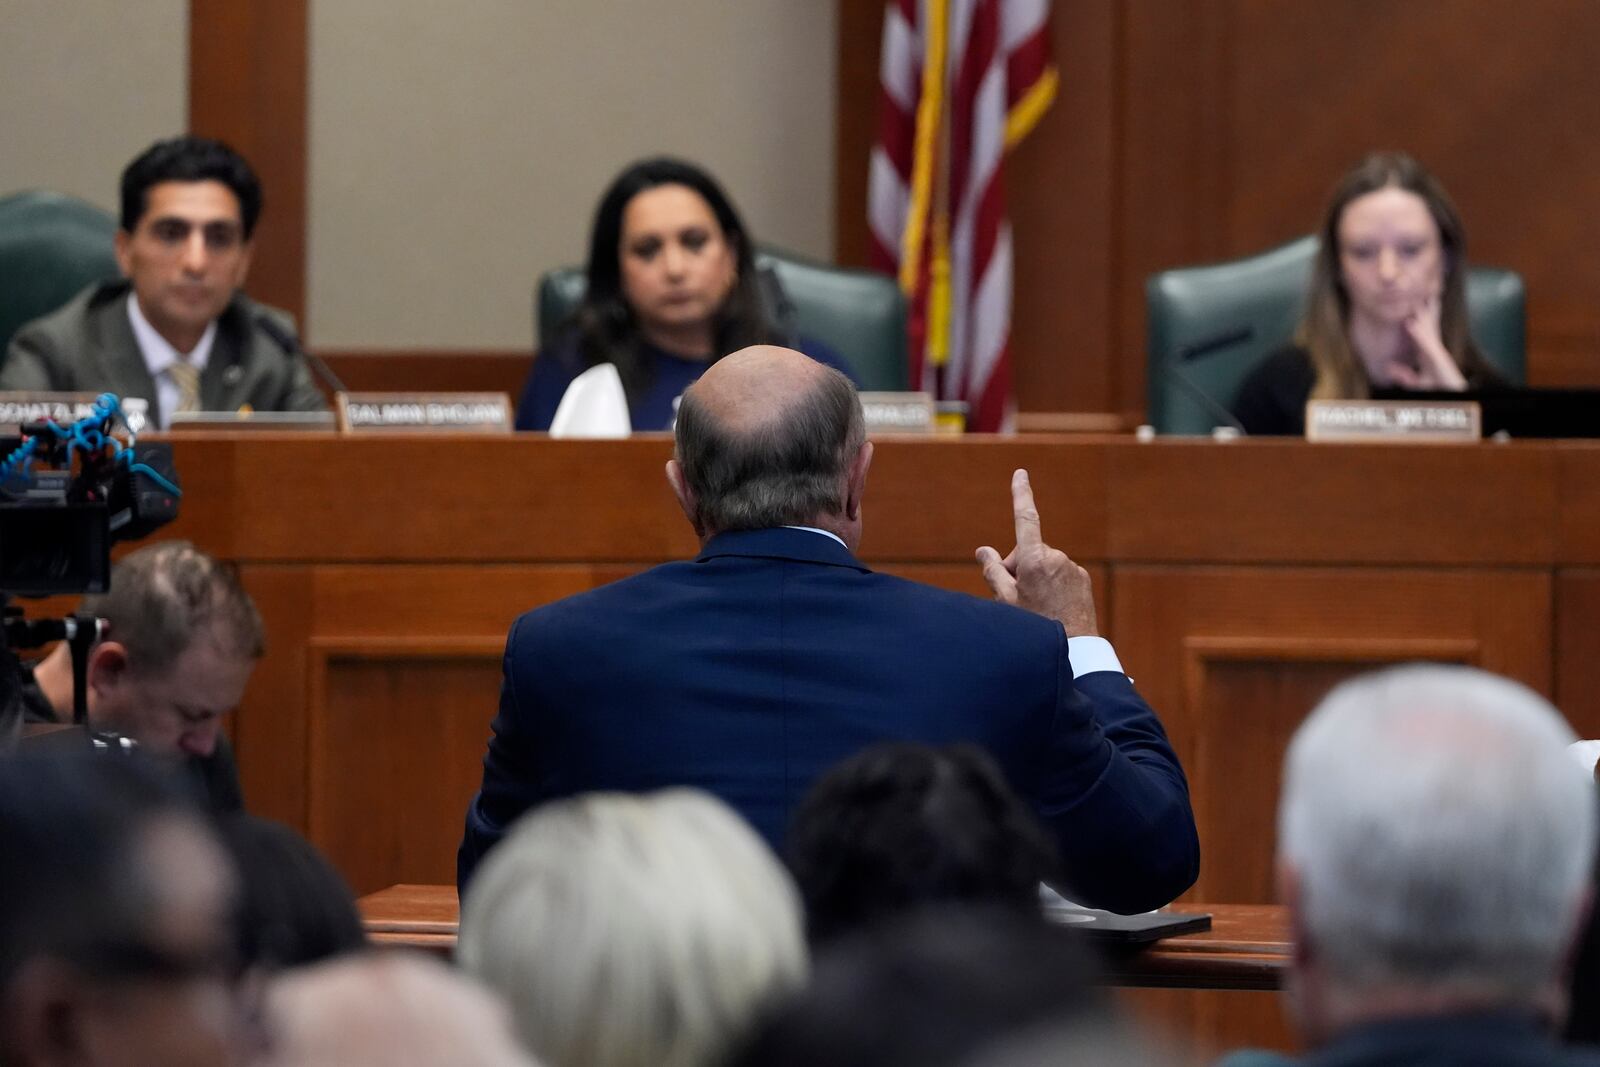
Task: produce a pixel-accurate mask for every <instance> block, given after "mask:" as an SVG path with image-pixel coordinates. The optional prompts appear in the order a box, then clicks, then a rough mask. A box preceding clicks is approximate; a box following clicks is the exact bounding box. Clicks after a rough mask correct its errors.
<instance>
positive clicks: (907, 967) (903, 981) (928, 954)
mask: <svg viewBox="0 0 1600 1067" xmlns="http://www.w3.org/2000/svg"><path fill="white" fill-rule="evenodd" d="M1095 974H1096V967H1095V961H1094V959H1093V958H1092V957H1091V956H1089V955H1088V950H1087V948H1086V947H1085V945H1084V944H1083V942H1082V941H1080V940H1079V939H1078V937H1077V935H1074V934H1072V933H1069V932H1068V931H1066V930H1064V929H1062V928H1060V927H1053V926H1050V925H1049V924H1047V923H1046V922H1044V920H1042V919H1027V918H1024V917H1022V916H1020V915H1018V914H1016V913H1015V912H1011V911H998V912H995V911H988V910H985V909H973V908H967V909H960V908H956V909H933V910H930V911H925V912H921V913H918V914H916V915H913V916H908V917H906V918H903V919H900V920H896V921H893V922H890V923H887V924H885V925H883V926H880V927H877V928H874V929H872V930H869V931H865V932H863V933H860V934H857V935H854V936H851V937H845V938H841V939H840V940H838V941H836V942H834V943H832V944H831V945H829V946H828V947H827V948H826V949H825V950H824V951H823V952H821V953H820V954H819V955H818V956H817V959H816V963H815V966H814V967H813V968H812V974H811V984H810V986H809V987H808V988H807V989H806V991H805V992H803V993H801V994H800V995H799V996H798V997H797V998H795V999H794V1000H793V1001H791V1002H790V1003H789V1004H787V1005H785V1006H783V1007H781V1008H779V1009H778V1010H777V1012H776V1013H775V1014H773V1015H772V1016H771V1017H769V1018H768V1019H767V1020H766V1021H765V1024H764V1025H762V1026H760V1027H758V1028H757V1030H756V1032H755V1034H754V1036H753V1037H752V1038H751V1040H750V1041H749V1042H747V1044H746V1045H745V1047H744V1048H743V1049H741V1050H740V1051H739V1053H738V1054H737V1055H736V1056H734V1057H733V1059H732V1061H731V1067H813V1065H815V1064H822V1063H825V1064H828V1065H829V1067H946V1065H953V1064H958V1063H962V1062H964V1061H965V1060H967V1059H968V1058H969V1057H971V1056H972V1055H973V1054H975V1053H977V1052H978V1051H980V1050H981V1049H983V1048H985V1047H987V1046H989V1045H991V1044H993V1043H995V1042H996V1041H998V1040H1000V1039H1003V1038H1007V1037H1011V1036H1014V1035H1016V1034H1019V1033H1023V1032H1027V1031H1030V1030H1033V1029H1034V1028H1039V1027H1045V1026H1049V1025H1051V1024H1053V1023H1061V1022H1072V1021H1081V1020H1085V1019H1088V1018H1096V1019H1104V1018H1106V1017H1107V1016H1108V1015H1111V1014H1113V1013H1112V1010H1111V1006H1110V1002H1109V1000H1108V998H1107V995H1106V994H1105V992H1104V991H1103V990H1102V989H1099V988H1097V987H1096V986H1094V985H1093V984H1092V983H1093V980H1094V977H1095Z"/></svg>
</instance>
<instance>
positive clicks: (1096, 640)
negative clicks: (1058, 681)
mask: <svg viewBox="0 0 1600 1067" xmlns="http://www.w3.org/2000/svg"><path fill="white" fill-rule="evenodd" d="M1067 658H1068V659H1069V660H1071V661H1072V676H1073V677H1074V678H1082V677H1083V676H1084V675H1086V674H1093V673H1094V672H1095V671H1116V672H1117V673H1118V674H1125V673H1127V672H1126V671H1124V670H1123V669H1122V661H1121V660H1119V659H1117V653H1116V650H1115V649H1113V648H1112V647H1111V642H1110V641H1107V640H1106V639H1105V638H1103V637H1069V638H1067Z"/></svg>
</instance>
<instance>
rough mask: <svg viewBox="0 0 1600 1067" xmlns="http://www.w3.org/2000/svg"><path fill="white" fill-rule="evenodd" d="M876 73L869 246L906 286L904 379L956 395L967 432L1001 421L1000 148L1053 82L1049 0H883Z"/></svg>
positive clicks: (1004, 239) (1006, 250)
mask: <svg viewBox="0 0 1600 1067" xmlns="http://www.w3.org/2000/svg"><path fill="white" fill-rule="evenodd" d="M879 76H880V81H881V91H880V105H879V107H880V111H879V124H878V143H877V146H876V148H875V149H874V151H873V153H872V162H871V170H870V181H869V203H868V207H867V214H868V220H869V226H870V229H871V235H872V240H871V249H870V251H871V255H872V260H873V263H874V265H875V266H878V267H880V268H882V269H885V270H888V271H893V272H896V273H898V275H899V277H900V282H901V286H902V288H903V289H904V290H905V292H906V294H907V297H908V303H909V306H910V313H909V321H908V323H907V339H908V341H909V358H910V364H911V366H910V369H911V372H912V373H911V383H912V386H913V387H914V388H915V387H921V388H923V389H927V390H929V391H930V392H934V393H935V394H936V395H937V396H939V397H940V398H941V399H959V400H964V401H966V402H967V404H968V405H969V408H968V428H969V429H971V430H977V431H997V430H1002V429H1005V428H1007V427H1009V426H1010V425H1011V422H1012V417H1013V414H1014V410H1013V409H1014V405H1013V403H1012V400H1011V366H1010V331H1011V300H1012V291H1013V286H1012V282H1013V278H1012V246H1011V240H1012V235H1011V229H1010V226H1009V225H1008V224H1007V222H1006V217H1005V202H1006V200H1005V153H1006V151H1007V150H1008V149H1009V148H1010V147H1011V146H1013V145H1014V144H1016V143H1017V142H1018V141H1019V140H1021V138H1022V137H1023V136H1025V135H1026V134H1027V133H1028V131H1029V130H1031V129H1032V128H1033V127H1034V126H1035V125H1036V124H1037V122H1038V120H1039V117H1040V116H1041V115H1042V114H1043V113H1044V111H1045V109H1046V108H1048V107H1049V105H1050V103H1051V101H1052V100H1053V99H1054V97H1055V94H1056V91H1057V81H1058V76H1057V73H1056V70H1055V68H1054V66H1053V65H1052V64H1051V61H1050V31H1049V0H920V2H918V0H888V3H887V6H886V9H885V23H884V40H883V52H882V54H881V56H880V70H879ZM941 147H942V148H943V149H944V151H943V153H942V158H941Z"/></svg>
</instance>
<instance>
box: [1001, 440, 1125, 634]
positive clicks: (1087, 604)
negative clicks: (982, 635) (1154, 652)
mask: <svg viewBox="0 0 1600 1067" xmlns="http://www.w3.org/2000/svg"><path fill="white" fill-rule="evenodd" d="M1011 511H1012V517H1013V519H1014V520H1015V523H1016V529H1017V546H1016V547H1015V548H1013V549H1012V550H1011V554H1010V555H1008V556H1006V557H1005V558H1004V559H1001V558H1000V553H999V552H997V551H995V550H994V549H993V548H991V547H989V546H988V545H984V546H983V547H982V548H980V549H978V553H977V558H978V565H979V566H980V567H982V568H983V580H984V581H985V582H987V583H988V585H989V589H990V591H991V592H993V593H994V598H995V599H996V600H998V601H1000V602H1001V603H1002V604H1014V605H1016V606H1017V607H1019V608H1024V609H1026V610H1028V611H1031V612H1034V613H1036V614H1039V615H1043V616H1045V617H1046V618H1051V619H1057V620H1059V621H1060V623H1061V625H1062V626H1063V627H1065V628H1066V631H1067V636H1068V637H1089V636H1095V635H1097V634H1098V633H1099V629H1098V628H1097V626H1096V623H1095V615H1094V590H1093V589H1092V588H1091V586H1090V583H1089V572H1088V571H1086V570H1084V569H1083V568H1082V567H1080V566H1078V565H1077V564H1076V563H1074V562H1072V560H1070V559H1068V558H1067V554H1066V553H1065V552H1062V551H1061V550H1060V549H1056V548H1051V547H1050V546H1049V545H1047V544H1045V543H1044V535H1043V533H1042V532H1041V530H1040V526H1039V509H1038V508H1037V507H1036V506H1035V505H1034V502H1033V486H1032V484H1031V483H1029V481H1028V472H1027V471H1025V470H1018V471H1016V472H1015V473H1013V474H1012V475H1011Z"/></svg>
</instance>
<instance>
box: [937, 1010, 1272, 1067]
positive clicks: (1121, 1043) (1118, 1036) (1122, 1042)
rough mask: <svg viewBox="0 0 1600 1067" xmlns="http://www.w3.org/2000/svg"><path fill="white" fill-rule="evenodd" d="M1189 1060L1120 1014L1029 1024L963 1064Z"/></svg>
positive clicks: (1072, 1066)
mask: <svg viewBox="0 0 1600 1067" xmlns="http://www.w3.org/2000/svg"><path fill="white" fill-rule="evenodd" d="M1188 1062H1190V1060H1188V1059H1186V1058H1184V1057H1182V1056H1180V1055H1179V1054H1178V1052H1177V1050H1175V1049H1170V1048H1167V1047H1165V1046H1164V1043H1163V1042H1159V1041H1156V1040H1153V1039H1152V1037H1151V1035H1149V1034H1144V1033H1135V1032H1134V1031H1133V1030H1132V1029H1131V1028H1130V1027H1128V1026H1127V1025H1126V1024H1124V1023H1122V1022H1120V1021H1118V1020H1106V1019H1089V1018H1084V1019H1077V1020H1074V1021H1072V1022H1067V1023H1057V1024H1055V1025H1051V1026H1044V1027H1039V1028H1030V1029H1027V1030H1024V1031H1023V1032H1022V1033H1021V1034H1019V1035H1018V1036H1016V1037H1010V1038H1004V1039H1002V1040H1000V1041H997V1042H995V1043H994V1044H993V1045H991V1046H989V1047H987V1048H985V1049H983V1050H982V1051H981V1052H979V1053H978V1054H977V1055H975V1056H973V1057H972V1058H971V1059H967V1060H963V1061H961V1064H960V1067H1132V1065H1134V1064H1137V1065H1138V1067H1179V1065H1180V1064H1183V1063H1188ZM1284 1062H1285V1064H1287V1063H1288V1062H1289V1061H1284Z"/></svg>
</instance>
